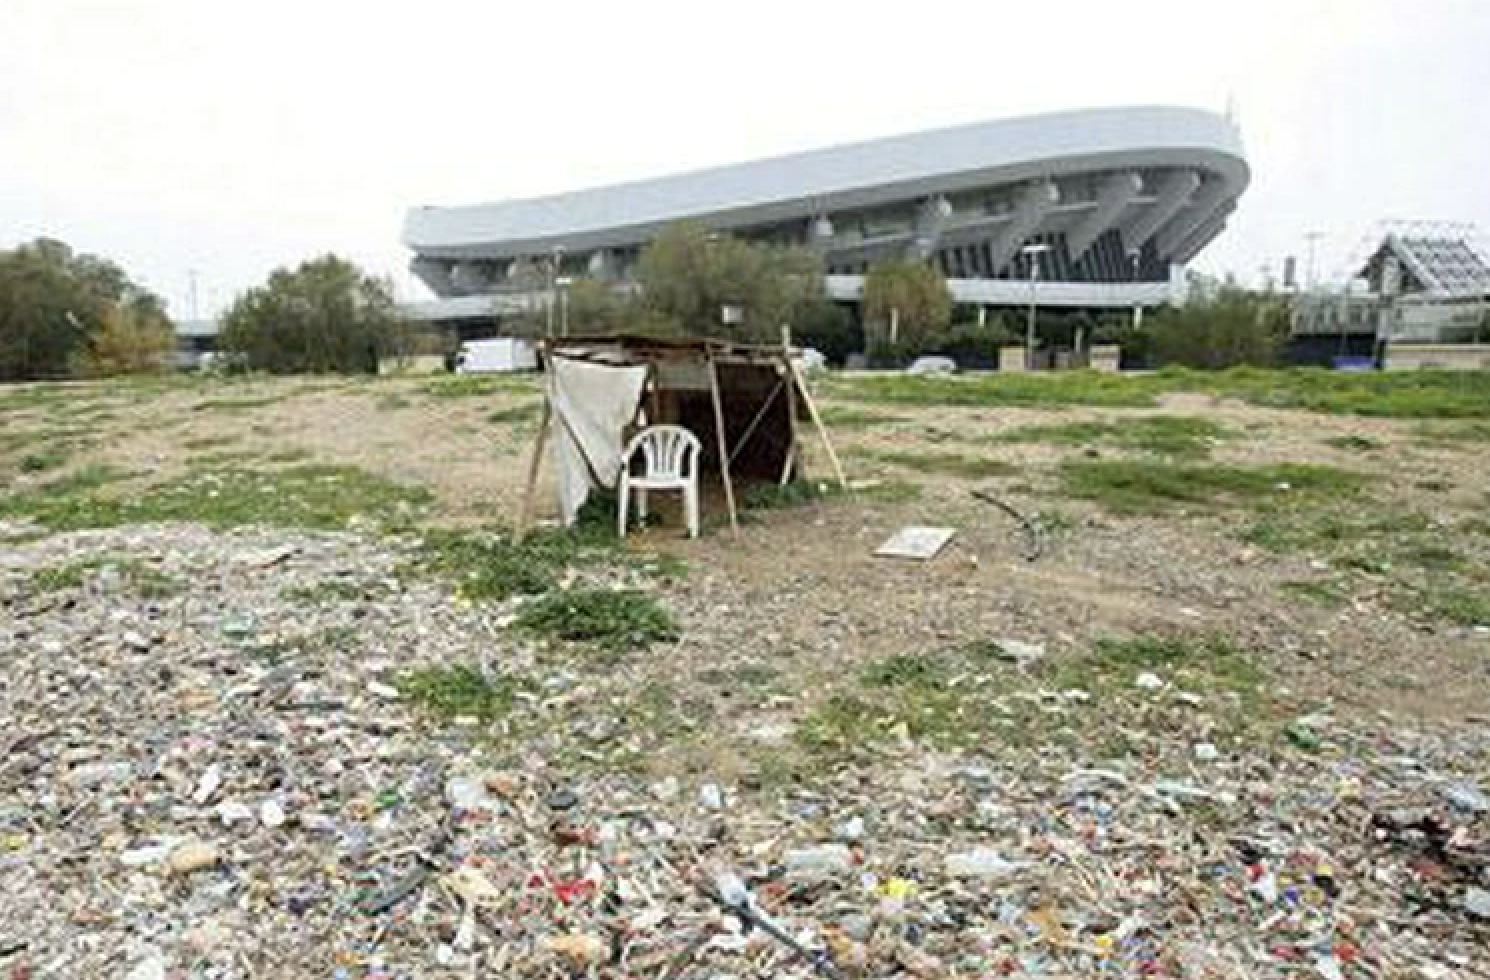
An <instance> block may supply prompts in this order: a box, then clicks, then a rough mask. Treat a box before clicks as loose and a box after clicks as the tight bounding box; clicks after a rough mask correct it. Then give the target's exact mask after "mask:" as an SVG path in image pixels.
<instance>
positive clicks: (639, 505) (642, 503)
mask: <svg viewBox="0 0 1490 980" xmlns="http://www.w3.org/2000/svg"><path fill="white" fill-rule="evenodd" d="M636 519H637V520H638V521H640V522H641V523H643V524H645V523H647V491H646V490H638V491H637V492H636Z"/></svg>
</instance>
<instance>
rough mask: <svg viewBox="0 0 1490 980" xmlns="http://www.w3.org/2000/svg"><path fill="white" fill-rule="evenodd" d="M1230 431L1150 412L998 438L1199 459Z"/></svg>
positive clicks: (1206, 422) (1043, 427) (1027, 430)
mask: <svg viewBox="0 0 1490 980" xmlns="http://www.w3.org/2000/svg"><path fill="white" fill-rule="evenodd" d="M1229 435H1230V433H1229V431H1228V430H1227V429H1226V428H1225V427H1224V426H1221V425H1219V424H1217V423H1216V422H1213V421H1212V420H1210V419H1208V418H1203V417H1200V416H1183V415H1150V416H1142V417H1139V418H1133V419H1124V420H1122V421H1120V422H1098V421H1089V422H1069V423H1065V424H1061V425H1027V426H1021V427H1020V428H1017V429H1012V430H1010V431H1008V432H1005V433H1002V434H1000V435H999V436H998V437H997V440H996V441H998V442H1042V443H1052V444H1055V445H1062V446H1095V445H1099V444H1100V445H1109V446H1113V447H1115V448H1118V449H1129V450H1136V451H1140V452H1147V453H1154V454H1156V455H1160V456H1177V457H1185V458H1190V459H1199V458H1202V457H1205V456H1208V455H1210V451H1211V446H1212V445H1213V444H1214V443H1216V442H1218V441H1220V440H1222V439H1225V438H1228V437H1229Z"/></svg>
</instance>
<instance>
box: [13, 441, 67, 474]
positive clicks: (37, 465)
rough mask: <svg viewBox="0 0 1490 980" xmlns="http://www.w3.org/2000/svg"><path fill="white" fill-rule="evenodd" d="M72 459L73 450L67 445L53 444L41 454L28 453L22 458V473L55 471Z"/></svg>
mask: <svg viewBox="0 0 1490 980" xmlns="http://www.w3.org/2000/svg"><path fill="white" fill-rule="evenodd" d="M71 457H72V448H71V447H70V446H66V445H60V444H53V445H52V446H49V447H47V448H46V449H44V450H42V451H41V452H39V453H27V454H26V455H25V456H22V457H21V472H22V473H41V472H44V471H46V470H54V469H56V468H57V467H59V466H61V465H63V464H64V463H66V462H67V461H68V460H69V459H70V458H71Z"/></svg>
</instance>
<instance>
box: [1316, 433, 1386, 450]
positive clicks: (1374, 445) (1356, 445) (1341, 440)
mask: <svg viewBox="0 0 1490 980" xmlns="http://www.w3.org/2000/svg"><path fill="white" fill-rule="evenodd" d="M1324 444H1325V445H1326V446H1332V447H1334V448H1335V449H1341V450H1344V451H1346V452H1352V453H1374V452H1377V451H1379V450H1382V449H1385V448H1386V447H1387V444H1386V443H1384V442H1382V441H1381V440H1380V439H1372V438H1370V437H1369V436H1357V435H1348V436H1330V437H1329V438H1328V439H1325V440H1324Z"/></svg>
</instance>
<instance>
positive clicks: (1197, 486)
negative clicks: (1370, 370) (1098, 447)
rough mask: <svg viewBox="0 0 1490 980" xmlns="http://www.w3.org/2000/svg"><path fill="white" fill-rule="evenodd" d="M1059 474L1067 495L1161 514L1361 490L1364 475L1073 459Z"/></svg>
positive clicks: (1124, 510)
mask: <svg viewBox="0 0 1490 980" xmlns="http://www.w3.org/2000/svg"><path fill="white" fill-rule="evenodd" d="M1057 473H1058V475H1059V477H1060V479H1061V484H1062V489H1063V490H1064V491H1065V493H1066V494H1067V495H1068V496H1071V497H1076V498H1078V499H1081V500H1091V501H1094V502H1095V503H1097V504H1099V505H1100V506H1101V507H1103V508H1104V509H1105V510H1108V511H1110V512H1112V513H1115V514H1130V515H1131V514H1162V513H1165V512H1167V511H1171V510H1174V509H1176V508H1179V507H1187V508H1192V509H1216V508H1222V507H1227V506H1261V507H1267V506H1278V505H1283V504H1291V503H1298V502H1300V501H1307V500H1319V499H1338V498H1340V497H1348V496H1350V495H1352V494H1355V493H1356V492H1358V491H1359V490H1360V489H1361V488H1362V487H1363V486H1364V485H1365V483H1366V481H1367V478H1366V476H1365V475H1364V474H1360V473H1355V472H1353V471H1350V470H1343V469H1339V468H1337V467H1333V466H1323V465H1318V464H1312V463H1276V464H1272V465H1268V466H1219V465H1211V466H1203V465H1192V464H1178V463H1169V462H1157V461H1154V462H1146V461H1137V460H1072V461H1067V462H1064V463H1062V464H1061V465H1060V467H1059V469H1058V470H1057Z"/></svg>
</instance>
